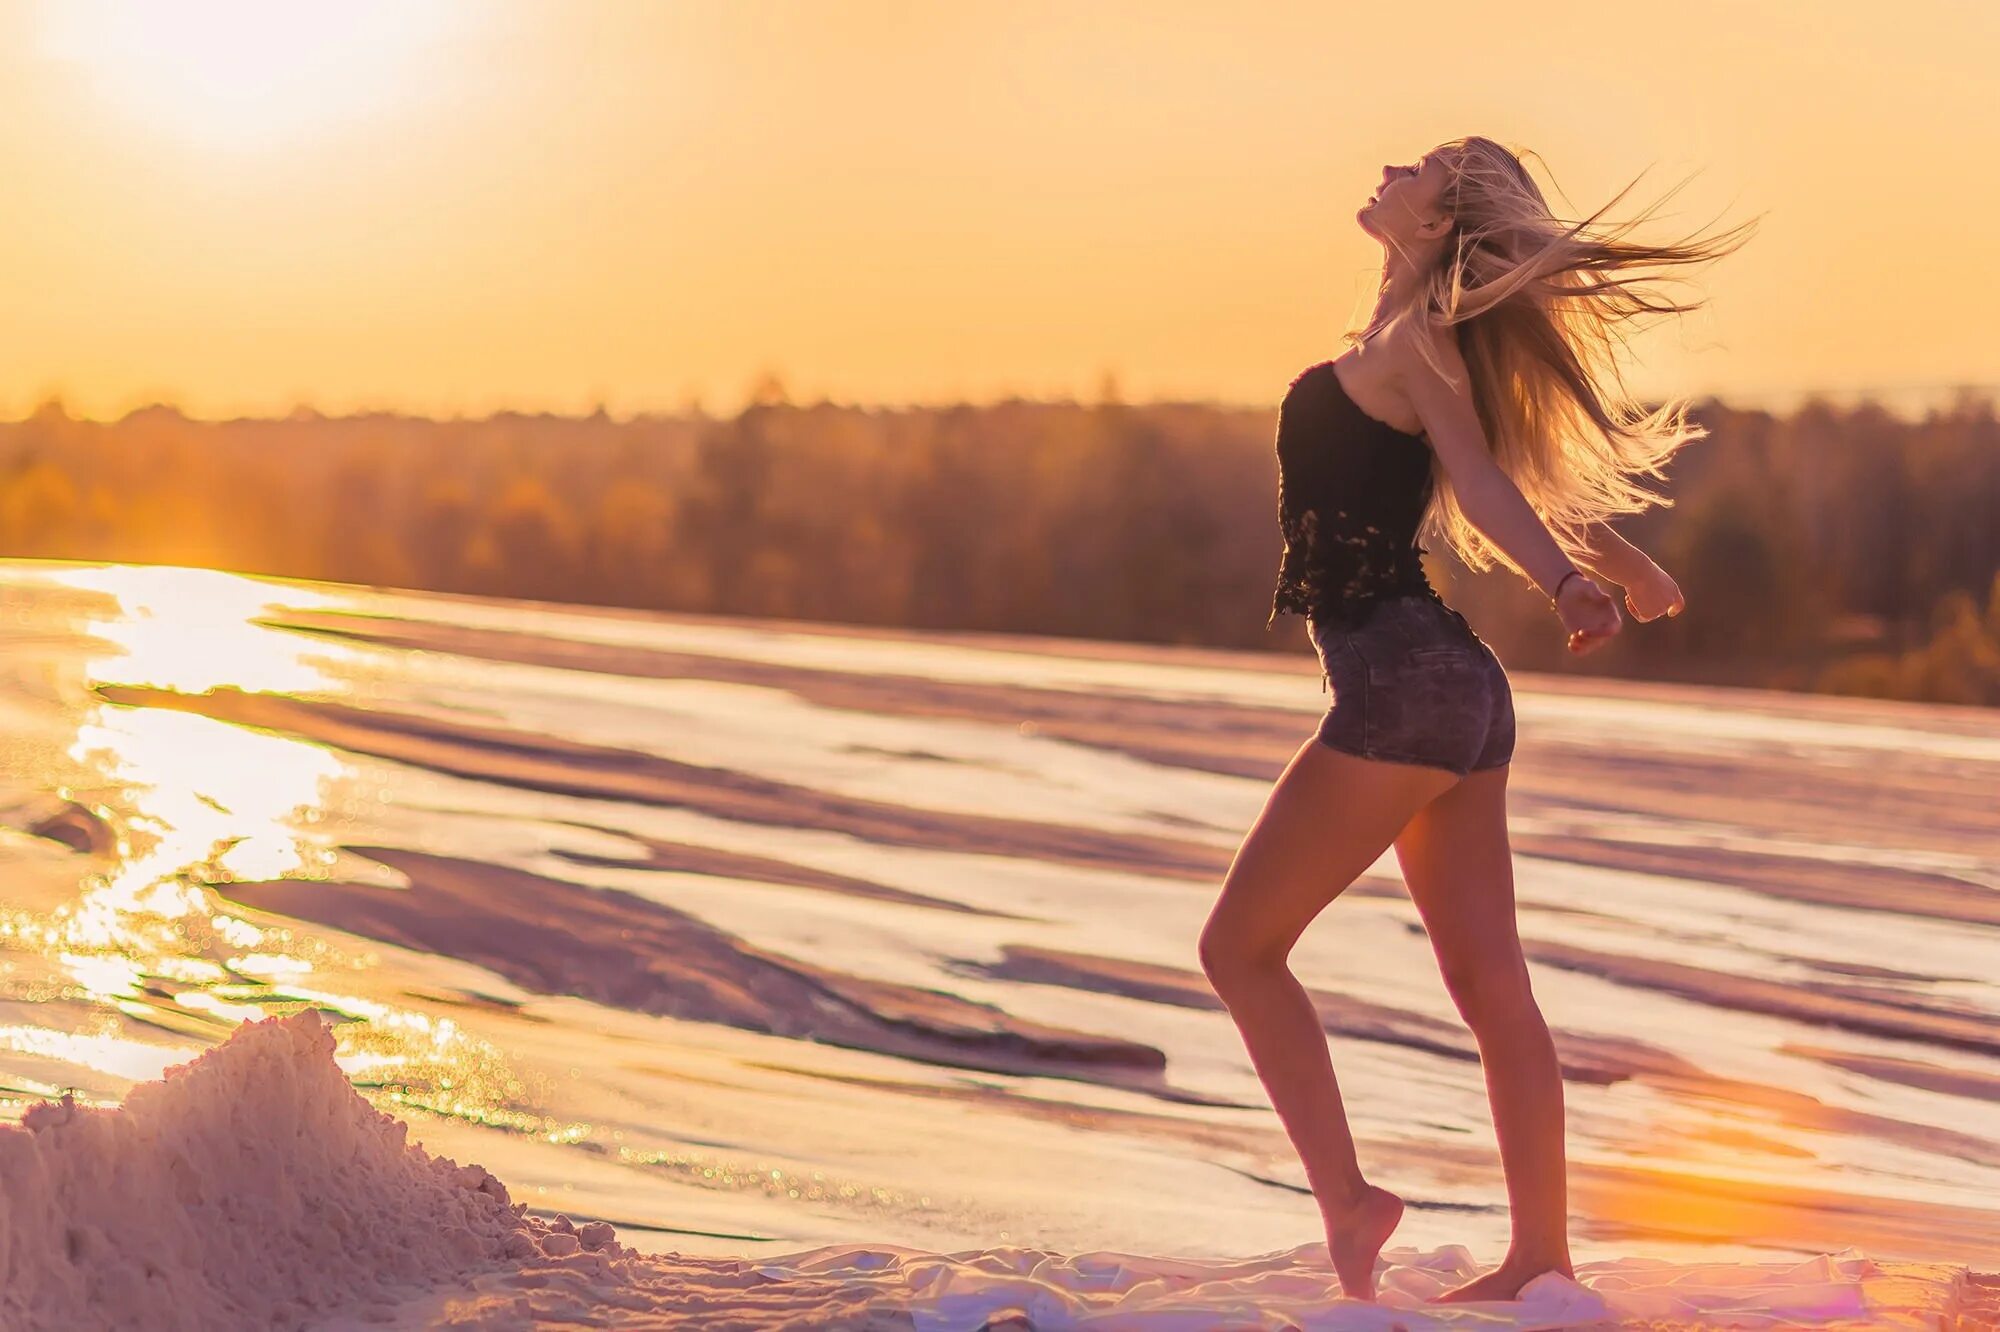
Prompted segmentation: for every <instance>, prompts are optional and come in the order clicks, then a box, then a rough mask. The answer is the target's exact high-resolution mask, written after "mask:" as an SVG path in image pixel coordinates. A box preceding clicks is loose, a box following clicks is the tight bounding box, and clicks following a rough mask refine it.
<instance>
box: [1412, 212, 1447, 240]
mask: <svg viewBox="0 0 2000 1332" xmlns="http://www.w3.org/2000/svg"><path fill="white" fill-rule="evenodd" d="M1453 222H1454V219H1453V218H1452V216H1451V215H1450V214H1449V213H1443V214H1440V215H1438V216H1437V217H1434V218H1432V219H1430V220H1429V221H1428V222H1419V223H1418V224H1417V235H1419V236H1421V237H1422V238H1423V239H1425V240H1436V239H1437V238H1438V237H1439V236H1442V235H1444V234H1446V233H1447V232H1449V231H1450V230H1451V228H1452V225H1453Z"/></svg>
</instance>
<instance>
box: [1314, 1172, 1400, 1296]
mask: <svg viewBox="0 0 2000 1332" xmlns="http://www.w3.org/2000/svg"><path fill="white" fill-rule="evenodd" d="M1320 1219H1321V1220H1322V1221H1323V1222H1324V1223H1325V1225H1326V1253H1327V1257H1329V1258H1331V1259H1332V1260H1333V1270H1334V1274H1335V1275H1336V1276H1338V1277H1339V1278H1340V1288H1341V1290H1343V1291H1345V1292H1346V1294H1347V1298H1349V1299H1350V1300H1370V1301H1372V1300H1373V1299H1374V1298H1375V1258H1376V1256H1377V1255H1378V1254H1380V1253H1381V1252H1382V1246H1383V1245H1384V1244H1387V1243H1388V1242H1389V1236H1391V1235H1393V1234H1394V1233H1395V1232H1396V1227H1397V1226H1398V1225H1399V1224H1401V1222H1402V1220H1403V1200H1402V1199H1401V1198H1398V1197H1397V1196H1396V1195H1395V1194H1393V1193H1391V1192H1389V1190H1387V1189H1379V1188H1376V1187H1375V1186H1374V1185H1373V1184H1370V1185H1369V1186H1368V1191H1367V1192H1366V1193H1364V1194H1362V1195H1361V1201H1360V1202H1358V1203H1356V1204H1354V1206H1353V1207H1351V1208H1348V1209H1347V1210H1345V1211H1343V1212H1329V1211H1327V1210H1326V1209H1325V1208H1321V1209H1320Z"/></svg>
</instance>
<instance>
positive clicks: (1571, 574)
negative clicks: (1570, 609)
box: [1549, 569, 1583, 606]
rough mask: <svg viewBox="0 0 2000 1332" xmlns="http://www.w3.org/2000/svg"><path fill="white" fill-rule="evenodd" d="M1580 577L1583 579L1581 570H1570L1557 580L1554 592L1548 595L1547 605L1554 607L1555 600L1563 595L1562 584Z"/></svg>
mask: <svg viewBox="0 0 2000 1332" xmlns="http://www.w3.org/2000/svg"><path fill="white" fill-rule="evenodd" d="M1581 577H1583V570H1581V569H1571V570H1570V571H1569V572H1568V573H1566V574H1564V575H1563V576H1562V577H1561V578H1558V579H1557V580H1556V590H1555V591H1553V592H1551V593H1549V605H1551V606H1553V605H1555V604H1556V600H1557V598H1559V597H1561V596H1562V594H1563V584H1564V583H1567V582H1568V581H1569V580H1570V579H1572V578H1581Z"/></svg>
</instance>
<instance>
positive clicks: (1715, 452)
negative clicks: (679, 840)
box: [0, 382, 2000, 705]
mask: <svg viewBox="0 0 2000 1332" xmlns="http://www.w3.org/2000/svg"><path fill="white" fill-rule="evenodd" d="M1280 387H1282V386H1280ZM1276 397H1277V394H1275V393H1274V395H1273V406H1272V407H1271V408H1270V409H1268V410H1253V409H1247V408H1238V407H1225V406H1216V405H1211V404H1198V403H1159V404H1148V405H1127V404H1122V403H1119V402H1117V401H1115V400H1113V401H1107V402H1103V403H1098V404H1079V403H1069V402H1032V401H1021V400H1014V401H1008V402H1002V403H997V404H994V405H991V406H983V407H974V406H969V405H967V406H955V407H948V408H910V409H895V410H888V409H869V408H860V407H847V406H837V405H833V404H828V403H819V404H815V405H794V404H792V403H789V402H787V401H786V400H785V398H784V393H783V389H782V387H781V386H779V385H777V384H775V382H773V383H769V384H767V385H765V386H764V387H763V389H762V390H761V391H760V392H759V394H758V395H757V396H756V399H755V401H754V403H753V405H752V406H750V407H748V408H746V409H745V410H744V411H743V412H741V413H740V414H739V415H737V416H735V417H733V418H723V417H710V416H707V415H705V414H702V413H701V412H699V411H698V410H696V411H694V412H691V413H689V414H685V415H676V416H648V417H639V418H636V419H633V420H629V421H615V420H613V419H611V418H610V417H608V416H606V415H605V414H603V413H602V412H601V411H600V412H599V413H597V414H595V415H591V416H583V417H569V416H552V415H522V414H509V413H503V414H500V415H496V416H492V417H488V418H485V419H479V420H450V421H433V420H427V419H422V418H414V417H405V416H398V415H392V414H372V415H359V416H348V417H337V418H329V417H322V416H320V415H318V414H316V413H313V412H310V411H300V412H296V413H294V414H293V415H291V416H288V417H284V418H279V419H251V420H237V421H219V422H216V421H201V420H194V419H189V418H187V417H184V416H182V415H181V414H180V413H179V412H178V411H176V410H174V409H172V408H170V407H149V408H146V409H143V410H140V411H137V412H134V413H132V414H131V415H129V416H126V417H125V418H123V419H122V420H119V421H116V422H108V423H100V422H90V421H82V420H76V419H73V418H72V417H70V416H69V415H68V414H67V413H66V412H65V411H64V410H63V408H62V406H61V405H60V403H57V402H50V403H48V404H45V405H44V406H43V407H42V408H40V409H39V410H37V411H36V412H35V413H34V415H32V416H30V417H29V418H27V419H25V420H22V421H17V422H10V423H0V556H30V557H51V558H63V559H86V560H113V561H126V562H135V563H159V564H187V565H199V566H206V567H211V568H220V569H230V570H236V571H240V572H246V573H272V574H283V575H289V576H295V577H304V578H319V579H331V580H336V581H341V582H354V583H368V584H375V585H380V586H387V587H405V588H425V589H437V590H445V591H453V592H469V593H480V594H488V595H497V596H507V597H522V598H532V599H538V600H550V601H564V602H581V603H593V604H600V605H610V606H628V607H640V608H650V609H661V610H676V611H700V612H716V613H726V614H732V615H744V616H776V617H785V618H797V619H805V620H826V621H846V622H855V623H866V624H877V625H894V626H899V627H908V628H915V629H985V630H1003V631H1009V632H1023V633H1039V634H1059V635H1074V636H1082V637H1093V638H1109V639H1129V640H1140V641H1153V642H1164V643H1183V644H1203V645H1209V646H1218V647H1238V648H1258V647H1269V648H1272V649H1274V650H1283V651H1288V652H1294V653H1299V654H1301V655H1302V656H1305V657H1310V655H1311V652H1312V649H1311V647H1310V645H1309V644H1308V643H1307V641H1306V638H1305V633H1304V624H1303V622H1302V621H1300V620H1299V619H1297V618H1296V617H1294V616H1284V617H1281V618H1280V619H1279V621H1278V623H1277V626H1276V627H1275V628H1273V629H1271V630H1268V631H1267V630H1266V628H1265V618H1266V616H1267V615H1268V614H1269V611H1270V606H1271V591H1272V585H1273V582H1274V579H1275V575H1276V571H1277V565H1278V556H1279V551H1280V549H1281V538H1280V537H1279V533H1278V526H1277V517H1276V496H1277V472H1276V467H1277V463H1276V457H1275V454H1274V452H1273V432H1274V430H1275V425H1276V418H1275V410H1276V409H1275V402H1276ZM1694 415H1695V419H1697V420H1698V421H1700V422H1701V423H1702V424H1703V425H1705V426H1707V427H1708V429H1709V431H1710V432H1711V433H1710V437H1709V438H1707V439H1705V440H1702V441H1699V442H1697V443H1695V444H1692V445H1690V446H1688V447H1687V448H1686V449H1684V450H1683V451H1682V452H1681V453H1680V454H1679V455H1678V457H1677V458H1676V459H1675V461H1674V463H1673V464H1672V466H1671V470H1670V472H1669V478H1670V479H1669V481H1668V482H1667V483H1666V484H1665V486H1664V487H1663V488H1664V489H1665V490H1666V491H1667V493H1668V494H1670V495H1671V496H1673V498H1674V500H1675V503H1674V505H1673V506H1672V507H1671V508H1665V509H1654V510H1652V511H1650V512H1648V513H1646V514H1643V515H1636V516H1633V517H1629V518H1625V519H1622V520H1620V522H1619V523H1618V529H1619V531H1620V532H1622V533H1623V534H1624V535H1625V536H1626V537H1627V539H1629V540H1631V541H1634V542H1635V543H1637V544H1638V545H1639V546H1641V547H1643V548H1644V549H1645V550H1647V551H1648V552H1649V553H1650V554H1652V555H1653V557H1654V558H1655V559H1656V560H1658V561H1659V562H1660V563H1661V564H1662V565H1663V566H1665V568H1666V569H1667V570H1668V572H1670V573H1672V574H1673V575H1674V576H1675V578H1676V579H1678V580H1679V582H1680V584H1681V588H1682V590H1683V592H1685V593H1686V595H1687V600H1688V608H1687V611H1686V612H1685V613H1684V614H1682V615H1680V616H1678V617H1675V618H1672V619H1668V620H1662V621H1657V622H1655V623H1653V624H1649V625H1640V624H1637V623H1628V624H1627V626H1626V631H1625V632H1624V633H1623V634H1621V635H1620V636H1619V637H1618V638H1617V639H1615V640H1614V641H1613V642H1612V643H1611V644H1609V645H1608V646H1607V647H1606V648H1605V649H1604V650H1602V651H1599V652H1597V653H1594V654H1592V655H1590V656H1588V657H1585V658H1580V659H1578V658H1572V657H1570V656H1569V654H1568V653H1567V652H1566V651H1564V648H1563V638H1564V636H1563V632H1562V630H1561V627H1560V625H1559V623H1558V621H1557V620H1556V618H1555V616H1554V614H1553V613H1552V612H1551V611H1550V610H1549V609H1548V604H1547V602H1546V600H1545V599H1543V598H1542V597H1541V596H1540V595H1539V594H1537V593H1535V592H1533V591H1532V590H1531V589H1529V588H1527V587H1526V586H1525V585H1524V584H1522V583H1521V582H1520V581H1519V580H1517V579H1515V578H1514V577H1512V576H1511V575H1507V574H1504V573H1501V572H1498V571H1496V572H1492V573H1488V574H1485V575H1479V576H1473V575H1471V574H1469V573H1467V572H1466V571H1465V570H1464V569H1463V568H1462V567H1461V566H1459V565H1457V564H1456V562H1455V561H1452V560H1450V559H1449V557H1448V556H1444V555H1442V554H1434V555H1433V556H1432V565H1431V577H1432V580H1433V582H1434V583H1435V584H1436V585H1437V587H1438V588H1439V590H1440V591H1441V592H1442V593H1443V594H1444V595H1445V597H1446V598H1447V599H1448V600H1450V601H1451V602H1452V603H1453V604H1454V605H1456V606H1458V607H1459V608H1460V609H1461V610H1463V611H1464V612H1465V614H1466V616H1467V617H1468V618H1469V619H1470V620H1471V621H1472V622H1473V624H1474V625H1475V626H1476V627H1477V628H1478V630H1479V632H1480V634H1481V635H1482V636H1483V637H1485V638H1486V639H1487V640H1488V641H1489V642H1491V643H1492V644H1493V646H1494V648H1495V650H1496V651H1498V652H1499V653H1500V655H1501V656H1502V658H1503V659H1504V660H1505V661H1506V662H1507V664H1508V666H1509V667H1510V668H1520V669H1524V670H1560V671H1565V672H1574V673H1579V674H1603V675H1616V676H1624V677H1632V678H1651V679H1665V680H1685V681H1699V682H1705V683H1717V684H1737V685H1750V686H1759V687H1766V688H1779V689H1800V690H1816V691H1827V692H1836V693H1851V694H1865V695H1875V696H1881V697H1894V698H1906V699H1920V700H1929V701H1936V702H1949V703H1976V704H1986V705H1994V704H2000V525H1996V522H1995V517H1996V513H2000V424H1996V421H1995V416H1994V405H1993V402H1992V401H1991V400H1990V399H1987V398H1975V397H1971V396H1966V397H1964V398H1962V399H1961V400H1960V401H1959V402H1958V403H1956V404H1955V405H1953V406H1952V407H1950V408H1948V409H1944V410H1940V411H1934V412H1933V413H1932V414H1931V415H1930V416H1929V417H1927V418H1926V419H1925V420H1923V421H1921V422H1910V421H1905V420H1902V419H1899V418H1897V417H1895V416H1893V415H1891V414H1890V413H1889V412H1887V411H1886V410H1884V409H1883V408H1881V407H1879V406H1876V405H1873V404H1863V405H1860V406H1858V407H1851V408H1836V407H1834V406H1831V405H1829V404H1825V403H1820V402H1814V403H1809V404H1807V405H1806V406H1804V407H1802V408H1800V409H1799V410H1797V411H1795V412H1793V413H1791V414H1789V415H1785V416H1774V415H1771V414H1769V413H1766V412H1762V411H1753V410H1742V409H1737V408H1732V407H1729V406H1726V405H1724V404H1721V403H1716V402H1707V403H1703V404H1701V405H1700V406H1699V407H1698V408H1697V410H1696V412H1695V413H1694ZM1655 484H1656V485H1657V484H1658V483H1655Z"/></svg>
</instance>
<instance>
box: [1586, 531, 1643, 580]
mask: <svg viewBox="0 0 2000 1332" xmlns="http://www.w3.org/2000/svg"><path fill="white" fill-rule="evenodd" d="M1583 546H1584V548H1585V554H1584V557H1583V558H1582V559H1579V560H1578V561H1577V563H1578V564H1581V565H1582V566H1583V567H1584V568H1585V569H1587V570H1589V571H1590V572H1591V573H1593V574H1595V575H1597V576H1599V577H1601V578H1602V579H1604V581H1605V582H1607V583H1616V584H1617V585H1618V586H1620V587H1630V586H1632V584H1634V583H1636V582H1638V581H1639V580H1640V578H1641V577H1643V576H1644V575H1645V574H1647V573H1648V572H1650V571H1651V570H1652V569H1653V568H1654V564H1653V559H1652V557H1651V556H1650V555H1648V554H1646V552H1645V551H1643V550H1640V549H1639V548H1638V547H1637V546H1635V545H1633V544H1632V543H1631V542H1629V541H1627V540H1626V539H1625V538H1624V537H1622V536H1619V535H1618V533H1616V532H1614V531H1612V530H1611V524H1609V523H1592V524H1591V525H1590V526H1589V527H1587V528H1585V529H1584V532H1583Z"/></svg>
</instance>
